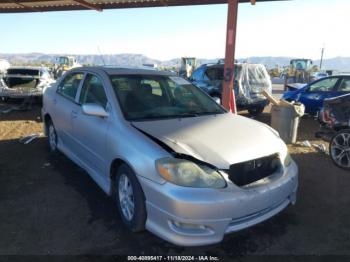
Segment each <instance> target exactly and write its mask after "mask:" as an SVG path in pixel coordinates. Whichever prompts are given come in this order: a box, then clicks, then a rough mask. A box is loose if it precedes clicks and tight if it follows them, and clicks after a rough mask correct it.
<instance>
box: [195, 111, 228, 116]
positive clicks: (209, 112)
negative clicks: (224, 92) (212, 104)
mask: <svg viewBox="0 0 350 262" xmlns="http://www.w3.org/2000/svg"><path fill="white" fill-rule="evenodd" d="M223 113H224V112H222V111H206V112H199V113H197V115H200V116H204V115H218V114H223Z"/></svg>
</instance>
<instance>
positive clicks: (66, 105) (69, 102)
mask: <svg viewBox="0 0 350 262" xmlns="http://www.w3.org/2000/svg"><path fill="white" fill-rule="evenodd" d="M83 76H84V74H83V73H82V72H74V73H69V74H67V75H66V76H65V77H64V79H63V80H62V81H61V83H60V84H59V85H58V87H57V95H56V96H54V97H53V101H52V105H53V112H54V113H53V115H52V118H53V123H54V125H55V128H56V131H57V135H58V137H59V140H60V141H59V143H60V142H62V144H63V146H65V148H67V149H68V150H69V151H71V152H74V148H73V147H74V144H73V143H72V142H73V139H72V136H73V128H72V120H73V119H74V117H75V116H74V113H75V112H76V111H77V109H78V108H79V105H78V104H77V102H76V96H77V93H78V89H79V86H80V84H81V83H82V79H83Z"/></svg>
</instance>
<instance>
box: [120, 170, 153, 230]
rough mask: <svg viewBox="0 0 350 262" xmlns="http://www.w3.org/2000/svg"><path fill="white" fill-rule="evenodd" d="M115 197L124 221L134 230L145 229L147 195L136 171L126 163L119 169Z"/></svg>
mask: <svg viewBox="0 0 350 262" xmlns="http://www.w3.org/2000/svg"><path fill="white" fill-rule="evenodd" d="M115 197H116V201H117V206H118V210H119V213H120V216H121V218H122V221H123V223H124V224H125V225H126V226H127V227H128V228H129V229H130V230H131V231H132V232H139V231H143V230H144V229H145V223H146V217H147V215H146V205H145V196H144V194H143V191H142V188H141V185H140V183H139V182H138V180H137V178H136V175H135V173H134V172H133V171H132V170H131V168H130V167H128V166H127V165H125V164H122V165H121V166H120V167H119V168H118V170H117V174H116V177H115Z"/></svg>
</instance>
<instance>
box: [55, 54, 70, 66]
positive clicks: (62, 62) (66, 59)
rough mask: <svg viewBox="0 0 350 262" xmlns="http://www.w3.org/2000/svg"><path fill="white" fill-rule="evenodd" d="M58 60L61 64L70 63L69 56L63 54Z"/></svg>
mask: <svg viewBox="0 0 350 262" xmlns="http://www.w3.org/2000/svg"><path fill="white" fill-rule="evenodd" d="M57 60H58V63H59V64H60V65H69V64H70V63H69V59H68V57H64V56H62V57H59V58H58V59H57Z"/></svg>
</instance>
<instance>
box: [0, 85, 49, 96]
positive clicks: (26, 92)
mask: <svg viewBox="0 0 350 262" xmlns="http://www.w3.org/2000/svg"><path fill="white" fill-rule="evenodd" d="M42 95H43V89H42V88H33V89H20V88H8V87H0V97H8V98H27V97H41V96H42Z"/></svg>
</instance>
